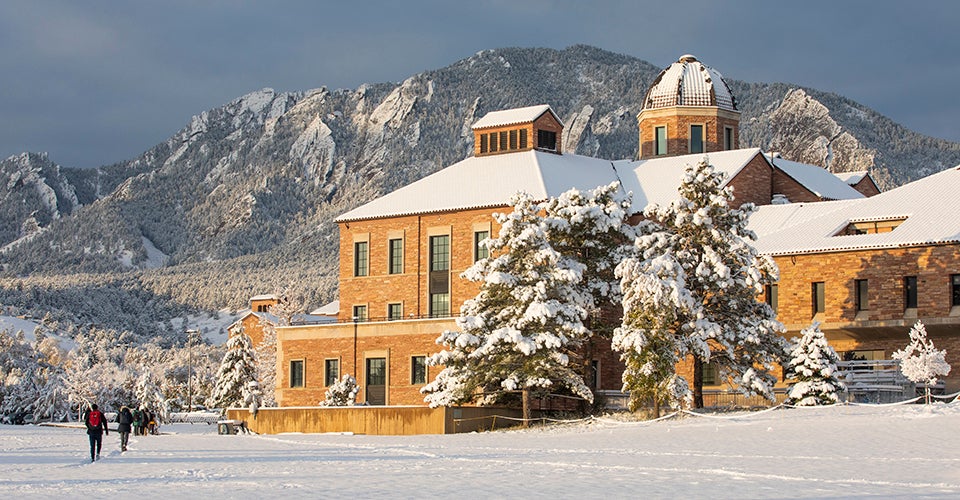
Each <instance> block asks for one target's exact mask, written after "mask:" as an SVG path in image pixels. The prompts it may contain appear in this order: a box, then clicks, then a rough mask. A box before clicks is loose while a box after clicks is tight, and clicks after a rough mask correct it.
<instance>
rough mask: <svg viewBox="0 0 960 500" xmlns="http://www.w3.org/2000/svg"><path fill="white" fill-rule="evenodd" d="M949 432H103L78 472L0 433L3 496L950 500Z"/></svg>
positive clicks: (820, 416)
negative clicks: (93, 459) (125, 441)
mask: <svg viewBox="0 0 960 500" xmlns="http://www.w3.org/2000/svg"><path fill="white" fill-rule="evenodd" d="M958 429H960V403H952V404H943V403H940V404H934V405H930V406H924V405H905V406H880V407H877V406H869V407H867V406H842V407H829V408H816V409H792V410H783V409H780V410H774V411H769V412H764V413H756V414H736V415H734V416H733V418H730V416H729V415H728V416H724V417H723V418H715V417H711V418H707V417H685V418H683V419H674V420H666V421H660V422H653V423H635V422H619V421H616V420H613V419H600V420H594V421H591V422H581V423H575V424H562V425H554V426H549V427H546V428H536V429H531V430H528V431H506V432H492V433H480V434H462V435H447V436H439V435H430V436H393V437H391V436H359V435H356V436H355V435H326V434H310V435H308V434H288V435H278V436H266V435H264V436H255V435H246V436H245V435H238V436H220V435H217V434H216V428H215V426H208V425H202V424H199V425H190V424H176V425H168V426H165V427H164V428H163V429H162V430H163V431H164V434H163V435H160V436H145V437H134V438H132V440H131V444H130V449H129V451H127V452H126V453H124V454H122V455H121V454H120V453H119V451H117V450H118V446H119V445H118V443H119V437H118V436H117V434H115V433H111V434H110V436H108V437H106V438H105V443H104V445H105V450H104V452H105V458H104V459H103V460H101V461H99V462H97V463H93V464H90V463H87V460H88V458H87V457H88V453H87V437H86V435H85V434H84V431H83V430H82V429H79V428H57V427H34V426H21V427H14V426H0V497H3V498H22V497H38V498H49V497H67V496H81V495H93V496H97V497H102V498H108V497H115V494H117V493H119V494H124V495H125V496H124V498H157V497H162V496H163V497H166V496H170V495H184V494H186V495H189V496H190V497H194V498H223V497H225V496H226V495H232V496H235V497H239V498H262V497H265V496H282V497H303V498H323V497H334V496H336V497H346V498H376V497H387V498H397V497H400V498H412V497H421V498H422V497H427V498H429V497H433V496H441V497H463V496H470V497H476V498H489V497H508V496H509V497H519V498H530V497H536V498H545V497H554V498H574V497H576V498H594V497H599V496H601V495H603V496H606V497H608V498H664V497H669V498H681V497H682V498H690V497H692V498H772V497H784V498H825V497H862V496H873V497H901V498H919V497H928V498H929V497H940V498H957V497H958V496H960V431H958ZM126 494H131V495H133V494H135V495H137V496H136V497H127V496H126ZM115 498H116V497H115Z"/></svg>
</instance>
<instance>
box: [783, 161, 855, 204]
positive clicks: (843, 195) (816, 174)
mask: <svg viewBox="0 0 960 500" xmlns="http://www.w3.org/2000/svg"><path fill="white" fill-rule="evenodd" d="M767 157H768V158H769V159H770V161H772V162H773V164H774V165H775V166H776V167H777V168H779V169H780V170H782V171H783V172H784V173H785V174H787V175H789V176H790V177H791V178H793V180H795V181H797V182H799V183H800V184H803V186H804V187H806V188H807V189H809V190H810V191H811V192H812V193H813V194H815V195H817V196H819V197H820V198H824V199H827V200H850V199H856V198H863V197H864V196H863V193H861V192H859V191H857V190H856V189H853V188H852V187H850V185H849V184H847V183H846V182H845V181H844V180H843V179H841V178H840V177H839V176H837V175H834V174H833V173H831V172H830V171H829V170H827V169H825V168H821V167H818V166H816V165H808V164H806V163H799V162H795V161H790V160H785V159H783V158H779V157H777V156H773V155H768V156H767Z"/></svg>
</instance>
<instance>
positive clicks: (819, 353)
mask: <svg viewBox="0 0 960 500" xmlns="http://www.w3.org/2000/svg"><path fill="white" fill-rule="evenodd" d="M800 334H801V337H800V338H799V339H795V343H794V346H793V349H792V350H791V351H790V363H789V364H788V365H787V378H789V379H793V380H795V381H796V382H794V383H793V384H792V385H791V386H790V392H789V393H788V395H787V400H786V403H787V404H792V405H796V406H815V405H831V404H836V403H839V402H840V393H842V392H843V391H844V390H846V386H845V385H844V383H843V381H842V380H840V379H839V378H838V377H837V362H839V361H840V357H839V356H837V352H836V351H834V350H833V347H831V346H830V344H829V343H827V338H826V337H825V336H824V335H823V332H821V331H820V323H819V322H817V321H814V322H813V324H812V325H810V326H809V327H808V328H805V329H804V330H803V331H801V332H800Z"/></svg>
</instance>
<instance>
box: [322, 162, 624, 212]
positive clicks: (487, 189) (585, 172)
mask: <svg viewBox="0 0 960 500" xmlns="http://www.w3.org/2000/svg"><path fill="white" fill-rule="evenodd" d="M616 180H617V176H616V175H615V173H614V170H613V162H611V161H609V160H600V159H597V158H590V157H587V156H580V155H573V154H562V155H560V154H555V153H548V152H543V151H536V150H531V151H521V152H516V153H508V154H500V155H491V156H479V157H474V156H472V157H470V158H467V159H465V160H462V161H460V162H457V163H454V164H453V165H450V166H449V167H447V168H445V169H443V170H440V171H438V172H436V173H434V174H432V175H429V176H427V177H424V178H423V179H420V180H418V181H416V182H414V183H412V184H408V185H406V186H404V187H402V188H400V189H397V190H396V191H393V192H391V193H387V194H385V195H383V196H381V197H380V198H377V199H375V200H373V201H371V202H369V203H367V204H366V205H362V206H360V207H357V208H355V209H353V210H351V211H349V212H347V213H345V214H343V215H341V216H340V217H337V218H336V219H335V221H336V222H349V221H353V220H362V219H377V218H383V217H395V216H399V215H412V214H423V213H433V212H444V211H449V210H465V209H474V208H486V207H499V206H506V205H508V204H509V203H510V198H511V197H513V195H514V194H516V193H517V192H518V191H524V192H526V193H529V194H530V195H532V196H533V197H534V198H535V199H542V200H545V199H547V198H549V197H551V196H557V195H559V194H561V193H563V192H565V191H567V190H569V189H570V188H573V187H579V188H581V189H592V188H595V187H597V186H601V185H607V184H610V183H611V182H615V181H616Z"/></svg>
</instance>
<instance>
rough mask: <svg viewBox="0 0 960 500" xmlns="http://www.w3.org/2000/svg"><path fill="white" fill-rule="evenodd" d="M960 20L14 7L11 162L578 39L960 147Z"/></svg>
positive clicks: (922, 7) (773, 13) (567, 11)
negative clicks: (265, 99) (816, 93)
mask: <svg viewBox="0 0 960 500" xmlns="http://www.w3.org/2000/svg"><path fill="white" fill-rule="evenodd" d="M663 4H669V5H667V6H663ZM958 21H960V2H955V1H950V0H943V1H924V0H913V1H909V2H907V1H903V0H897V1H885V0H873V1H843V0H830V1H820V0H804V1H802V2H781V1H775V0H762V1H751V0H742V1H720V0H716V1H710V0H700V1H689V2H683V1H677V0H674V1H670V2H662V1H661V2H641V1H638V0H635V1H630V0H624V1H604V0H591V1H589V2H587V1H562V0H493V1H484V0H473V1H471V2H459V1H456V0H441V1H417V0H408V1H406V2H401V1H396V0H391V1H379V0H372V1H371V0H368V1H363V0H354V1H351V2H322V1H320V0H303V1H299V0H297V1H294V0H291V1H283V0H275V1H270V2H268V1H263V2H256V1H226V0H220V1H214V0H207V1H204V0H200V1H197V0H184V1H181V0H162V1H161V0H156V1H153V2H146V1H139V0H117V1H114V2H105V1H73V0H64V1H56V0H5V1H4V2H2V3H0V68H2V74H3V77H2V80H0V158H6V157H7V156H9V155H12V154H17V153H20V152H23V151H32V152H42V151H46V152H48V153H49V154H50V157H51V159H52V160H53V161H55V162H57V163H59V164H61V165H64V166H71V167H92V166H98V165H103V164H109V163H114V162H117V161H122V160H125V159H129V158H133V157H135V156H137V155H139V154H140V153H142V152H144V151H145V150H147V149H148V148H150V147H152V146H153V145H155V144H158V143H160V142H162V141H164V140H165V139H167V138H168V137H169V136H171V135H173V133H174V132H176V131H177V130H179V129H180V128H182V127H183V126H184V125H186V124H187V123H188V121H189V119H190V117H191V116H193V115H195V114H198V113H200V112H202V111H204V110H207V109H211V108H215V107H218V106H221V105H223V104H225V103H227V102H229V101H231V100H232V99H234V98H236V97H239V96H241V95H243V94H245V93H247V92H250V91H253V90H257V89H260V88H263V87H272V88H274V89H276V90H277V91H296V90H307V89H311V88H316V87H321V86H326V87H328V88H331V89H335V88H355V87H356V86H358V85H360V84H361V83H374V82H384V81H402V80H404V79H406V78H407V77H409V76H411V75H414V74H416V73H419V72H421V71H425V70H430V69H437V68H441V67H444V66H447V65H449V64H452V63H453V62H455V61H457V60H460V59H462V58H465V57H469V56H470V55H472V54H474V53H475V52H477V51H480V50H483V49H493V48H500V47H552V48H558V49H561V48H564V47H568V46H570V45H574V44H578V43H584V44H588V45H593V46H596V47H599V48H601V49H605V50H610V51H613V52H618V53H622V54H627V55H631V56H635V57H638V58H640V59H644V60H646V61H649V62H651V63H653V64H654V65H657V66H661V67H666V66H667V65H669V64H670V63H671V62H673V61H674V60H676V59H677V58H678V57H679V56H680V55H682V54H685V53H691V54H695V55H697V56H698V57H699V58H700V60H701V61H703V62H704V63H706V64H707V65H709V66H712V67H714V68H716V69H717V70H719V71H720V72H721V73H723V74H724V76H725V77H727V78H733V79H739V80H745V81H750V82H768V83H770V82H789V83H796V84H801V85H807V86H812V87H815V88H818V89H820V90H824V91H831V92H836V93H839V94H841V95H844V96H846V97H849V98H851V99H853V100H855V101H858V102H860V103H862V104H864V105H866V106H869V107H871V108H873V109H875V110H877V111H879V112H880V113H883V114H884V115H886V116H888V117H890V118H892V119H893V120H894V121H896V122H899V123H901V124H903V125H905V126H907V127H908V128H910V129H913V130H916V131H918V132H921V133H924V134H928V135H932V136H935V137H941V138H944V139H948V140H952V141H960V98H958V92H960V85H958V82H960V50H958V49H960V42H958V24H960V23H958Z"/></svg>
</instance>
